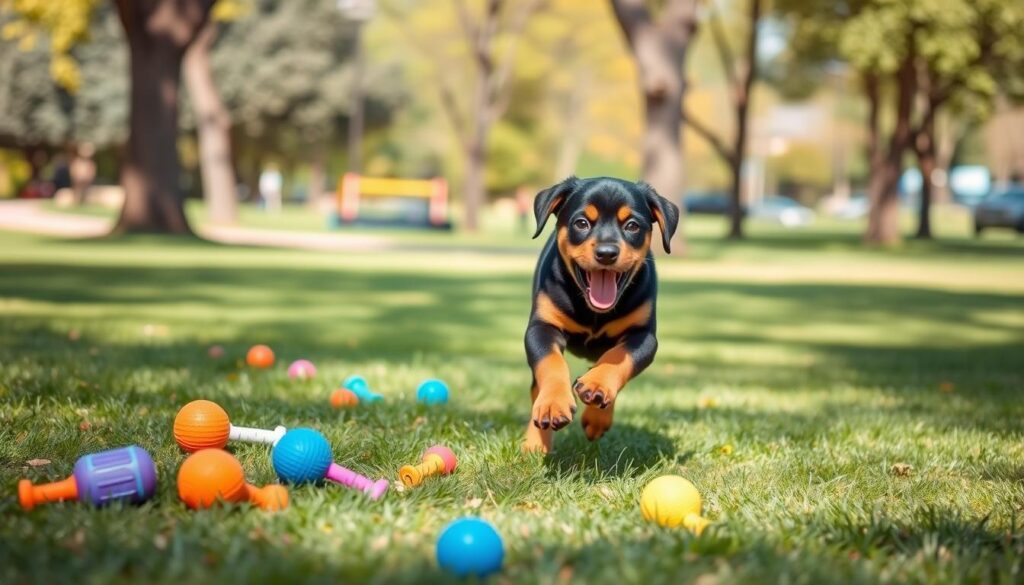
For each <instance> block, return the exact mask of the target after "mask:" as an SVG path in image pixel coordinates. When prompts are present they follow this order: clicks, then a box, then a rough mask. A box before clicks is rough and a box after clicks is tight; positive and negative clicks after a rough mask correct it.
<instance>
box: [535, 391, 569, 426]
mask: <svg viewBox="0 0 1024 585" xmlns="http://www.w3.org/2000/svg"><path fill="white" fill-rule="evenodd" d="M574 414H576V400H575V399H574V398H573V397H572V393H570V392H568V390H566V391H564V392H541V393H540V394H539V395H538V396H537V399H536V400H534V401H533V425H534V426H535V427H537V428H538V429H543V430H547V429H551V430H554V431H557V430H559V429H561V428H562V427H564V426H565V425H567V424H569V423H571V422H572V417H573V415H574Z"/></svg>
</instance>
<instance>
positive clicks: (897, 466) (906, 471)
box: [889, 463, 914, 477]
mask: <svg viewBox="0 0 1024 585" xmlns="http://www.w3.org/2000/svg"><path fill="white" fill-rule="evenodd" d="M913 470H914V467H913V466H912V465H910V464H908V463H894V464H893V466H892V467H890V468H889V473H891V474H893V475H895V476H897V477H908V476H909V475H910V472H911V471H913Z"/></svg>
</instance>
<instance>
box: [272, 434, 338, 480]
mask: <svg viewBox="0 0 1024 585" xmlns="http://www.w3.org/2000/svg"><path fill="white" fill-rule="evenodd" d="M332 458H333V456H332V455H331V445H330V444H329V443H328V442H327V439H326V438H325V437H324V436H323V435H321V434H320V433H318V432H317V431H314V430H313V429H292V430H290V431H288V432H287V433H285V434H284V436H283V437H281V440H280V441H278V442H277V444H276V445H274V450H273V451H272V452H271V454H270V460H271V462H272V463H273V464H274V471H276V472H277V476H278V477H280V478H281V481H286V482H289V483H305V482H310V481H319V480H321V479H323V478H324V475H326V474H327V468H328V467H330V466H331V459H332Z"/></svg>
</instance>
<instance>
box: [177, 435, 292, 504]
mask: <svg viewBox="0 0 1024 585" xmlns="http://www.w3.org/2000/svg"><path fill="white" fill-rule="evenodd" d="M178 497H180V498H181V501H183V502H185V505H186V506H188V507H189V508H192V509H193V510H199V509H202V508H209V507H211V506H213V505H214V504H216V503H217V501H218V500H220V501H224V502H234V503H238V502H252V503H253V504H255V505H257V506H259V507H260V508H262V509H263V510H269V511H274V510H283V509H285V508H287V507H288V490H287V489H286V488H285V487H284V486H282V485H276V484H275V485H268V486H266V487H262V488H260V487H256V486H254V485H250V484H248V483H246V481H245V473H244V472H243V471H242V464H241V463H239V462H238V460H237V459H235V458H234V456H232V455H231V454H230V453H228V452H227V451H222V450H220V449H203V450H201V451H196V452H195V453H193V454H191V455H189V456H188V458H187V459H185V462H184V463H182V464H181V469H179V470H178Z"/></svg>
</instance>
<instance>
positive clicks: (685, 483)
mask: <svg viewBox="0 0 1024 585" xmlns="http://www.w3.org/2000/svg"><path fill="white" fill-rule="evenodd" d="M700 508H701V501H700V492H698V491H697V488H696V487H694V485H693V484H692V483H690V481H689V480H687V479H684V478H682V477H680V476H678V475H663V476H661V477H658V478H655V479H654V480H652V481H651V482H650V483H648V484H647V486H646V487H644V491H643V493H641V495H640V512H641V513H642V514H643V516H644V520H647V521H648V522H656V523H657V524H659V525H661V526H666V527H670V528H673V527H676V526H679V525H682V526H683V527H684V528H687V529H689V530H691V531H692V532H694V533H695V534H700V533H701V532H703V531H704V529H705V528H706V527H707V525H708V524H709V522H708V520H707V519H706V518H704V517H703V516H701V515H700Z"/></svg>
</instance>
